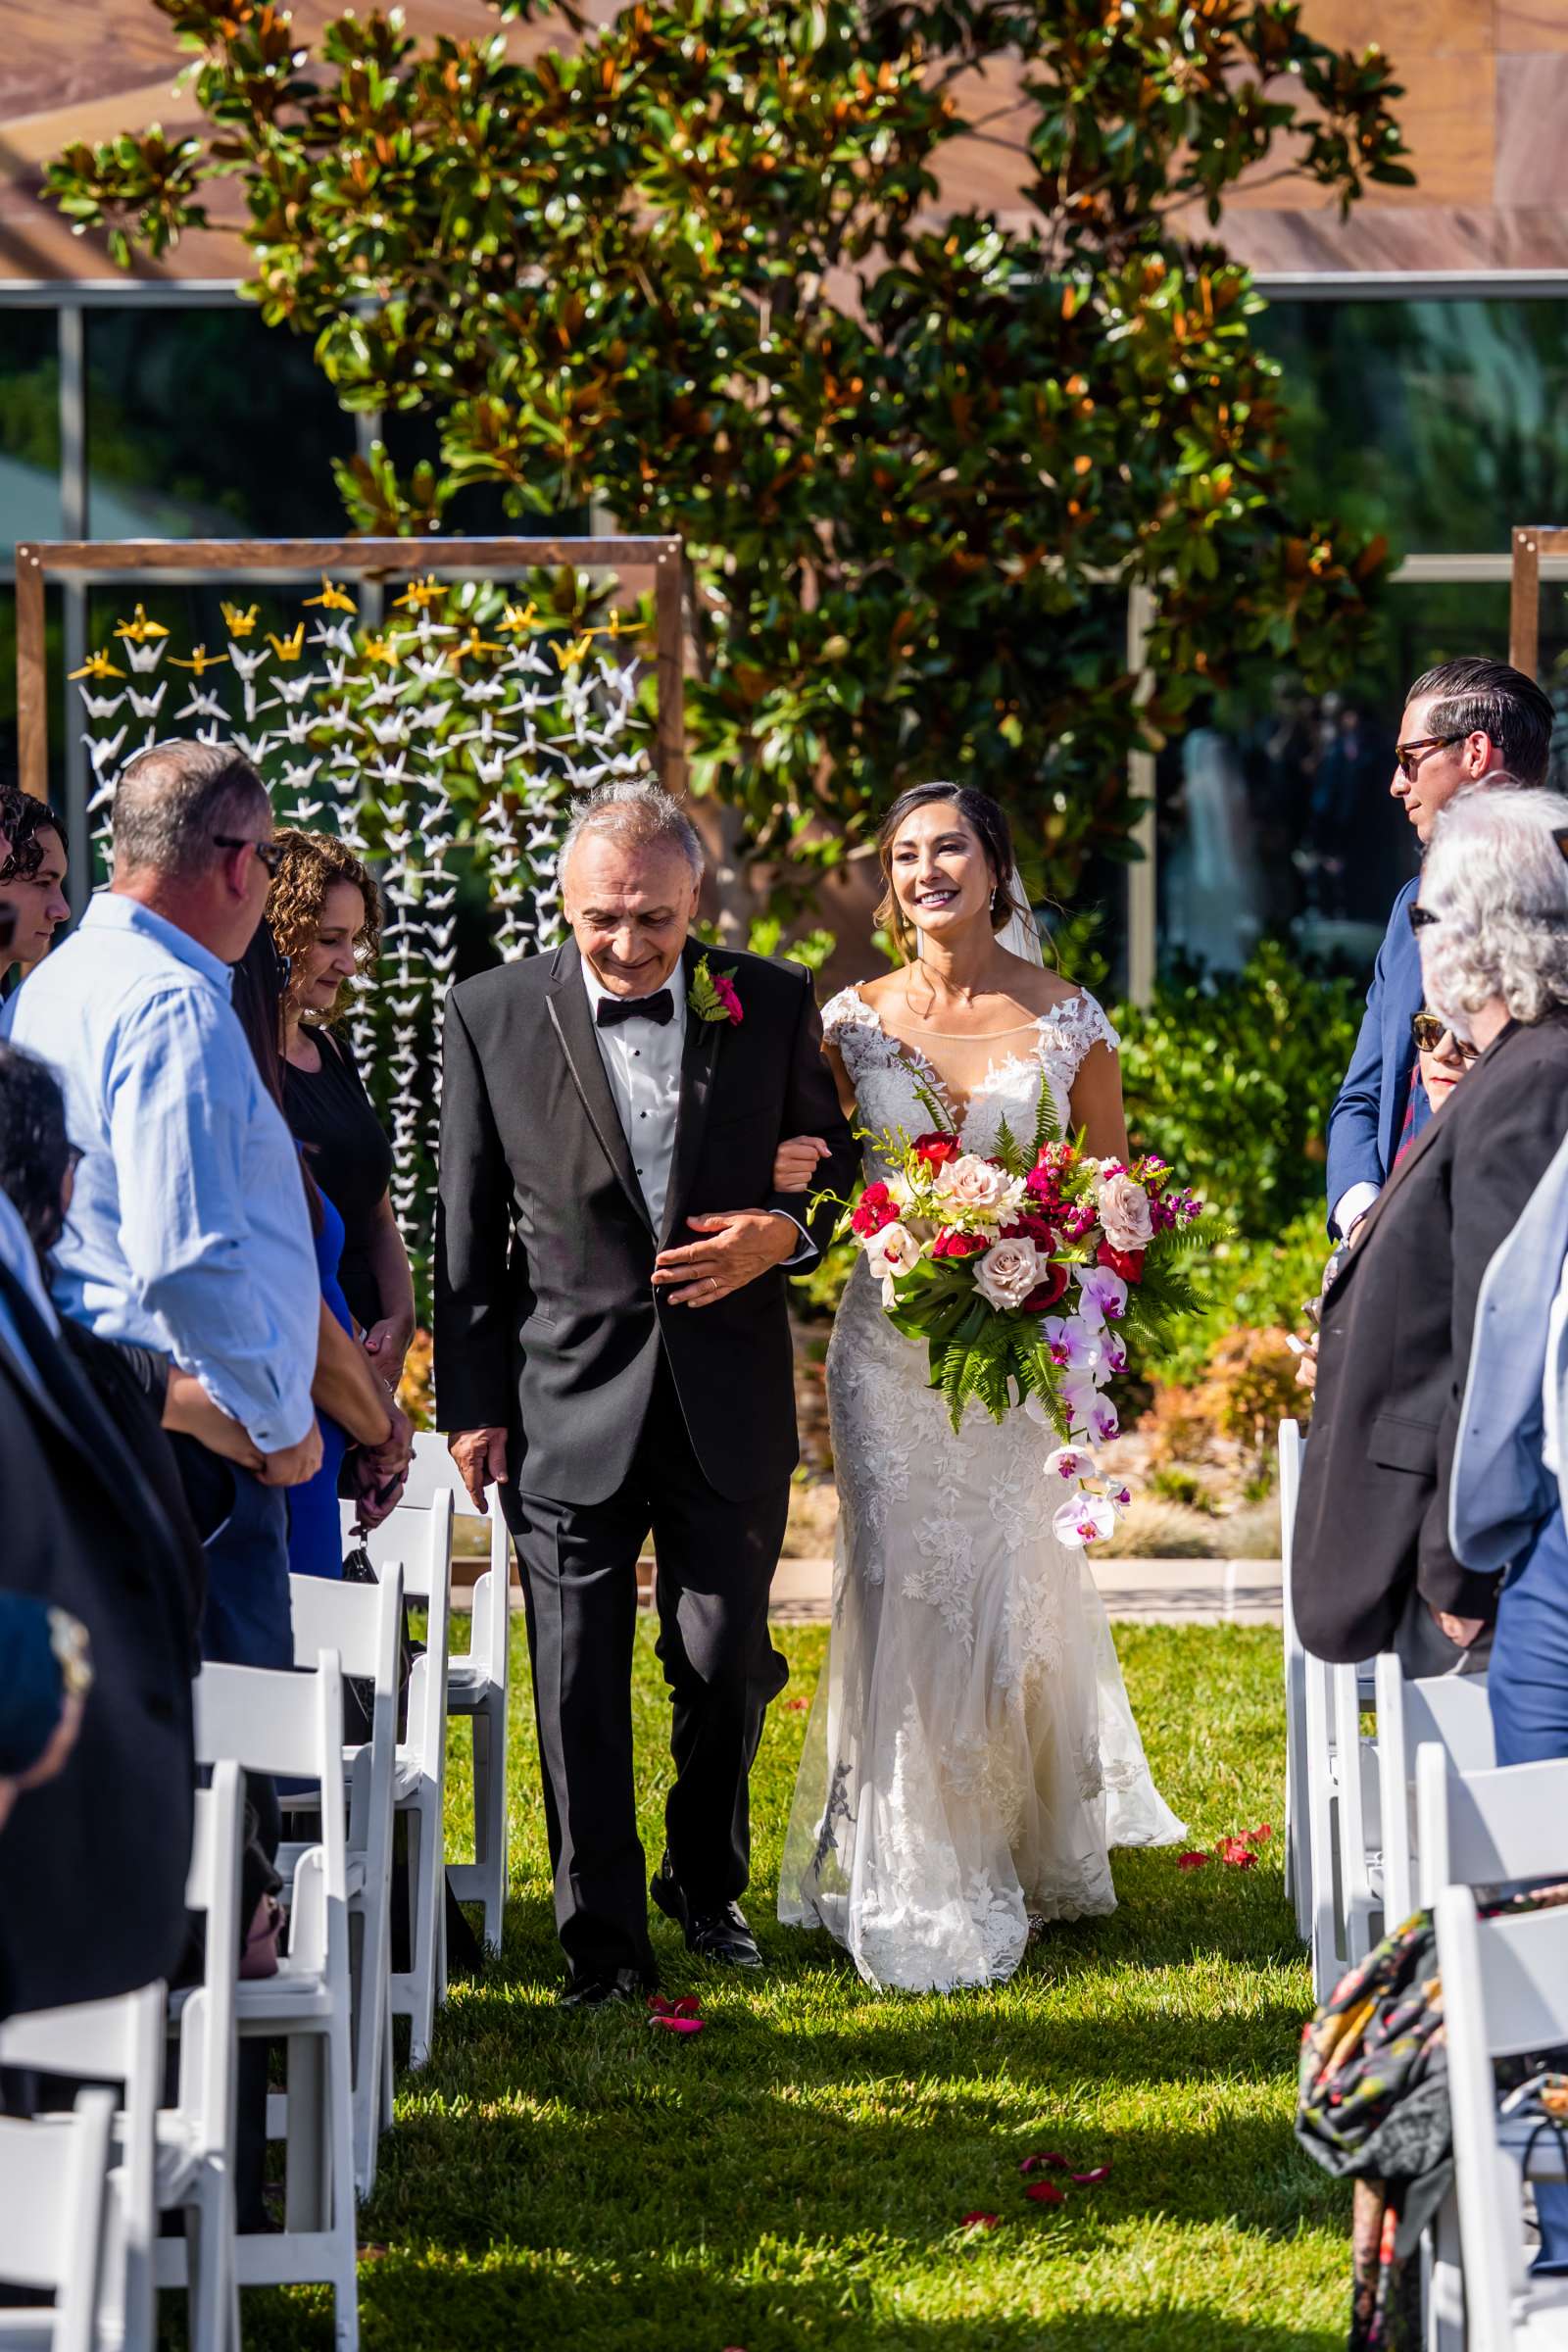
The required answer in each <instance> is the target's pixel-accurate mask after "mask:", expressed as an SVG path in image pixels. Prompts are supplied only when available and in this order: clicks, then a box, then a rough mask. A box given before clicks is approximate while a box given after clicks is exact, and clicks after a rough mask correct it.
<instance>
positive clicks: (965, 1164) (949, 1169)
mask: <svg viewBox="0 0 1568 2352" xmlns="http://www.w3.org/2000/svg"><path fill="white" fill-rule="evenodd" d="M934 1189H935V1194H936V1198H937V1199H938V1200H939V1201H944V1200H945V1201H953V1202H955V1203H956V1205H957V1206H958V1207H960V1208H968V1209H973V1210H975V1211H977V1212H978V1214H979V1215H980V1216H982V1217H986V1218H992V1217H995V1218H997V1219H999V1220H1000V1219H1001V1218H1002V1217H1003V1216H1005V1214H1006V1213H1007V1212H1008V1211H1009V1210H1010V1209H1014V1208H1016V1207H1017V1205H1018V1202H1019V1201H1021V1200H1022V1199H1023V1182H1022V1179H1021V1178H1019V1177H1016V1176H1009V1175H1008V1174H1007V1171H1006V1169H1005V1168H994V1167H993V1166H992V1164H991V1162H990V1160H989V1159H982V1158H981V1157H980V1154H979V1153H978V1152H963V1153H962V1154H961V1156H960V1157H959V1158H957V1159H953V1160H950V1161H949V1162H948V1164H947V1166H946V1167H945V1168H943V1169H942V1171H941V1172H940V1174H939V1175H938V1177H937V1181H936V1185H935V1188H934Z"/></svg>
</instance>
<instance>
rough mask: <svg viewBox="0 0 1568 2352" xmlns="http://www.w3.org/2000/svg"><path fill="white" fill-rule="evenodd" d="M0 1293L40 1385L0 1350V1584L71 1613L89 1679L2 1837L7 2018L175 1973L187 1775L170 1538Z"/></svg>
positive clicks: (186, 1679)
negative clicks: (80, 1629)
mask: <svg viewBox="0 0 1568 2352" xmlns="http://www.w3.org/2000/svg"><path fill="white" fill-rule="evenodd" d="M0 1298H3V1299H4V1302H5V1304H6V1306H7V1308H8V1309H9V1310H10V1312H11V1315H12V1319H13V1321H14V1323H15V1325H16V1327H17V1329H18V1331H19V1333H20V1334H21V1337H22V1339H23V1343H24V1345H25V1348H26V1349H27V1352H28V1354H29V1356H30V1357H31V1359H32V1361H33V1364H34V1366H35V1367H36V1369H37V1372H38V1376H39V1382H40V1386H41V1389H42V1395H41V1397H40V1396H39V1395H38V1394H37V1392H36V1391H35V1390H34V1389H33V1387H32V1385H31V1384H30V1383H29V1382H28V1380H27V1379H26V1377H25V1373H24V1372H23V1370H22V1368H21V1366H20V1364H19V1363H18V1361H17V1359H16V1357H15V1356H14V1355H13V1354H12V1352H11V1350H10V1349H9V1348H8V1347H7V1346H6V1345H5V1343H4V1342H3V1341H0V1497H3V1499H4V1512H3V1517H0V1583H4V1584H6V1585H9V1586H11V1587H12V1588H13V1589H14V1590H15V1591H17V1592H21V1593H34V1594H36V1595H37V1596H38V1597H39V1598H40V1599H43V1600H48V1601H54V1602H57V1603H58V1604H59V1605H60V1606H61V1607H62V1608H65V1609H69V1610H70V1611H71V1613H72V1615H73V1617H79V1618H80V1620H81V1622H82V1623H83V1625H85V1626H86V1628H87V1631H88V1633H89V1635H90V1636H91V1639H92V1662H93V1673H94V1679H93V1686H92V1689H91V1691H89V1692H88V1694H87V1702H86V1706H85V1709H84V1711H83V1716H82V1725H81V1731H80V1734H79V1736H78V1738H77V1740H76V1744H75V1746H74V1748H73V1750H72V1753H71V1757H70V1760H69V1761H68V1763H67V1764H66V1766H65V1769H64V1771H63V1772H61V1773H60V1775H59V1776H58V1778H57V1779H55V1780H53V1781H50V1782H47V1783H46V1784H45V1785H44V1787H42V1788H41V1789H31V1790H29V1791H28V1792H27V1793H26V1794H25V1795H24V1796H21V1797H19V1798H18V1799H17V1802H16V1805H15V1807H14V1809H13V1811H12V1814H11V1818H10V1820H9V1821H8V1822H7V1824H6V1826H5V1828H4V1829H3V1830H0V2015H4V2014H5V2012H6V2010H7V2009H8V2008H10V2009H37V2008H48V2007H53V2006H54V2005H55V2004H56V2003H59V2002H65V2001H86V2000H97V1999H101V1998H104V1997H106V1996H108V1995H109V1994H112V1993H119V1992H129V1991H131V1990H132V1989H133V1988H134V1987H135V1986H137V1985H145V1984H148V1983H150V1982H151V1980H152V1979H153V1978H155V1977H168V1976H171V1975H172V1973H173V1971H174V1969H175V1967H176V1965H177V1964H178V1961H179V1959H180V1955H181V1952H182V1950H183V1948H184V1943H185V1932H186V1919H185V1875H186V1871H187V1869H188V1867H189V1863H190V1837H191V1819H192V1812H193V1792H194V1789H195V1785H196V1770H195V1763H194V1758H193V1754H192V1746H191V1703H190V1676H191V1644H190V1631H189V1591H188V1581H187V1564H186V1561H185V1555H184V1549H183V1546H182V1543H181V1540H180V1538H179V1537H178V1536H177V1535H176V1533H175V1531H174V1530H173V1529H172V1527H171V1526H170V1524H169V1522H168V1521H167V1519H166V1518H165V1517H164V1514H163V1512H162V1510H161V1508H160V1506H159V1504H158V1502H157V1500H156V1498H155V1496H154V1495H153V1492H152V1490H151V1488H150V1487H149V1486H148V1485H147V1483H146V1481H145V1480H144V1479H143V1477H142V1475H141V1472H140V1470H139V1469H138V1467H137V1465H136V1463H135V1461H134V1460H133V1459H132V1457H131V1454H130V1452H129V1449H128V1448H127V1447H126V1446H124V1445H123V1442H122V1440H121V1438H120V1436H119V1434H118V1433H117V1431H116V1430H115V1429H114V1427H113V1426H112V1425H111V1423H110V1421H109V1419H108V1417H107V1416H106V1415H105V1414H104V1412H103V1411H102V1409H101V1408H100V1406H99V1405H98V1402H97V1400H96V1398H95V1397H93V1395H92V1393H91V1392H90V1390H89V1389H88V1387H87V1385H86V1383H85V1382H84V1381H83V1380H82V1379H81V1378H80V1376H79V1375H78V1373H77V1372H76V1369H75V1367H74V1365H73V1363H72V1362H71V1361H70V1360H69V1358H68V1357H67V1355H66V1352H65V1349H64V1348H63V1347H62V1345H61V1343H60V1342H59V1341H58V1340H56V1339H55V1338H54V1337H53V1335H52V1334H51V1333H50V1332H49V1331H48V1330H47V1329H46V1327H45V1325H44V1323H43V1321H42V1318H41V1317H40V1316H39V1315H38V1313H37V1311H36V1310H35V1308H34V1307H33V1306H32V1304H31V1302H30V1301H29V1300H28V1299H26V1298H25V1295H24V1293H23V1291H22V1289H21V1286H20V1285H19V1284H18V1283H17V1282H16V1281H15V1280H14V1279H13V1277H12V1276H11V1274H10V1273H9V1272H8V1271H7V1270H6V1268H4V1267H3V1266H0Z"/></svg>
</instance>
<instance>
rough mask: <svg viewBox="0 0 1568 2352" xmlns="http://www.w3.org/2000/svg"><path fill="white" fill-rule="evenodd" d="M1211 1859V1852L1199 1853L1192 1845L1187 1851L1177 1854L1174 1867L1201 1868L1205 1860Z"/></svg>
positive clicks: (1184, 1868)
mask: <svg viewBox="0 0 1568 2352" xmlns="http://www.w3.org/2000/svg"><path fill="white" fill-rule="evenodd" d="M1213 1859H1214V1857H1213V1855H1212V1854H1204V1853H1200V1852H1199V1850H1198V1848H1197V1847H1196V1846H1194V1847H1193V1848H1192V1849H1191V1850H1190V1851H1189V1852H1187V1853H1185V1854H1178V1855H1177V1857H1176V1867H1177V1869H1178V1870H1201V1869H1202V1867H1203V1865H1204V1863H1205V1862H1211V1861H1212V1860H1213Z"/></svg>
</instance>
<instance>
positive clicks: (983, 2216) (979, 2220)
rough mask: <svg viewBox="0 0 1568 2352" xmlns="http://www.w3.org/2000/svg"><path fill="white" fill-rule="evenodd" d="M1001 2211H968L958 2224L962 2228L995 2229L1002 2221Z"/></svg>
mask: <svg viewBox="0 0 1568 2352" xmlns="http://www.w3.org/2000/svg"><path fill="white" fill-rule="evenodd" d="M1001 2219H1002V2216H1001V2214H1000V2213H966V2214H965V2215H964V2217H963V2219H962V2221H961V2222H960V2223H959V2224H958V2228H959V2229H995V2228H996V2226H997V2224H998V2223H999V2222H1000V2221H1001Z"/></svg>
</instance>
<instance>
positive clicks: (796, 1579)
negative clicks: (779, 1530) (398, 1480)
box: [452, 1558, 1281, 1625]
mask: <svg viewBox="0 0 1568 2352" xmlns="http://www.w3.org/2000/svg"><path fill="white" fill-rule="evenodd" d="M483 1564H484V1563H483V1562H482V1561H481V1560H478V1559H473V1560H465V1559H461V1558H460V1559H458V1560H455V1561H454V1562H453V1570H454V1574H453V1589H452V1604H453V1606H454V1608H458V1609H466V1608H467V1607H468V1606H469V1604H470V1601H471V1597H472V1594H471V1589H470V1580H471V1579H472V1578H473V1577H474V1576H475V1575H476V1574H477V1573H478V1572H479V1570H480V1569H481V1567H482V1566H483ZM1093 1566H1094V1571H1095V1582H1096V1584H1097V1585H1098V1586H1099V1587H1100V1592H1101V1596H1102V1598H1103V1601H1104V1603H1105V1608H1106V1610H1107V1612H1108V1613H1109V1615H1110V1616H1112V1617H1114V1618H1117V1619H1125V1620H1128V1621H1129V1622H1131V1623H1133V1624H1142V1625H1278V1624H1279V1622H1280V1606H1281V1586H1280V1564H1279V1561H1278V1560H1096V1561H1095V1562H1094V1563H1093ZM637 1582H638V1586H639V1589H640V1598H641V1602H642V1605H643V1607H644V1608H647V1607H649V1606H650V1605H651V1602H652V1598H653V1563H652V1561H649V1560H644V1561H643V1562H642V1563H641V1565H640V1566H639V1568H638V1572H637ZM832 1601H833V1563H832V1561H831V1560H828V1559H817V1560H780V1562H779V1564H778V1574H777V1575H776V1576H775V1577H774V1579H773V1593H772V1600H771V1602H770V1604H769V1615H771V1616H773V1617H775V1618H777V1619H778V1620H779V1622H780V1623H781V1624H784V1625H825V1624H826V1623H827V1621H828V1619H829V1617H830V1616H831V1614H832ZM512 1605H513V1607H514V1608H515V1609H520V1608H521V1606H522V1595H521V1593H519V1592H518V1591H517V1589H516V1586H515V1584H514V1586H513V1590H512Z"/></svg>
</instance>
